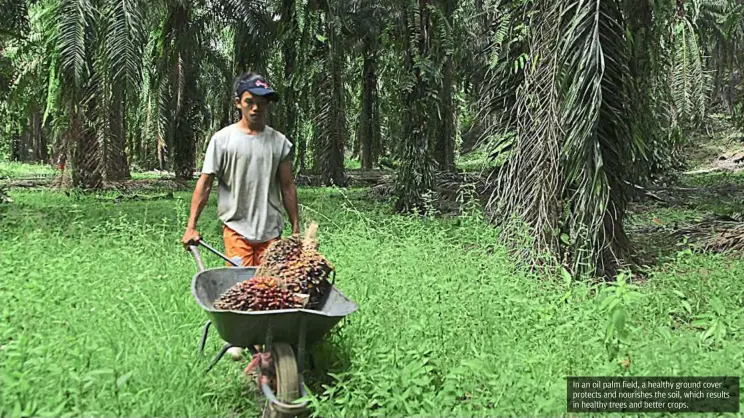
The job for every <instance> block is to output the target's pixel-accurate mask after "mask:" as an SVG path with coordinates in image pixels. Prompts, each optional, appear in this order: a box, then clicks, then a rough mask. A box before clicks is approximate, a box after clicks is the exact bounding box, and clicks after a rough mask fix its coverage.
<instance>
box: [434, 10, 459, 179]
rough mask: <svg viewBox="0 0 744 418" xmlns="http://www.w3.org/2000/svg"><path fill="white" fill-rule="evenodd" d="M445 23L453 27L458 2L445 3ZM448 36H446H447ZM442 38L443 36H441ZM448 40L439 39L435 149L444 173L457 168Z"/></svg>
mask: <svg viewBox="0 0 744 418" xmlns="http://www.w3.org/2000/svg"><path fill="white" fill-rule="evenodd" d="M443 8H444V10H443V15H444V20H445V21H444V22H439V24H440V25H444V26H445V27H447V28H451V27H453V26H454V25H453V23H454V22H453V15H454V13H455V9H456V8H457V0H444V1H443ZM442 32H444V33H446V34H449V33H450V31H449V30H446V31H440V32H439V33H442ZM445 36H446V35H445ZM440 37H441V35H440ZM448 41H449V40H448V39H439V44H440V45H439V51H438V52H439V54H440V59H441V60H442V87H441V89H440V92H439V100H440V102H441V120H440V128H439V132H438V137H437V144H436V147H435V149H434V158H435V159H436V161H437V163H438V165H439V168H440V169H441V170H444V171H451V170H454V168H455V107H454V102H453V98H452V85H453V83H454V76H453V66H454V63H453V60H452V55H451V54H450V53H449V52H448V51H447V48H445V44H446V43H448Z"/></svg>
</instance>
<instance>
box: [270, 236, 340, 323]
mask: <svg viewBox="0 0 744 418" xmlns="http://www.w3.org/2000/svg"><path fill="white" fill-rule="evenodd" d="M317 232H318V225H317V224H316V223H315V222H313V223H312V224H310V227H309V228H308V229H307V231H306V233H305V238H304V239H303V240H300V237H299V236H292V237H290V238H286V239H283V240H279V241H277V242H275V243H273V244H272V245H271V246H270V247H269V248H268V249H267V250H266V253H265V255H264V259H263V263H262V266H261V269H260V270H259V273H258V274H266V275H273V276H275V277H279V278H280V279H281V280H282V282H283V286H284V287H285V288H286V289H287V290H289V291H290V292H292V293H299V294H304V295H308V296H309V300H308V302H307V305H306V306H305V307H306V308H308V309H316V308H317V307H318V305H319V304H320V300H321V298H322V297H323V296H324V295H325V294H326V293H327V292H328V291H329V290H330V288H331V283H330V282H329V281H328V277H329V276H330V274H331V272H332V271H333V270H334V267H333V265H332V264H331V263H330V261H328V259H326V258H325V257H324V256H323V255H322V254H321V253H320V252H319V251H318V242H317V240H316V234H317Z"/></svg>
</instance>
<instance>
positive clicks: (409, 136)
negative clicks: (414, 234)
mask: <svg viewBox="0 0 744 418" xmlns="http://www.w3.org/2000/svg"><path fill="white" fill-rule="evenodd" d="M418 3H419V4H418V8H419V9H418V15H419V21H418V22H416V24H417V29H418V30H417V32H418V34H417V36H415V37H414V36H413V35H412V34H411V33H410V26H411V25H410V24H409V18H410V15H414V16H415V13H410V11H409V10H406V9H404V11H403V21H404V23H403V24H404V26H405V29H404V35H403V36H404V38H405V39H404V40H403V43H404V45H405V59H404V62H405V68H406V71H407V72H408V74H410V75H411V76H413V79H414V80H415V82H414V83H415V84H414V86H413V88H412V89H411V91H410V93H409V94H408V95H407V97H406V101H405V110H404V113H405V115H404V119H403V120H404V121H405V122H404V138H405V139H404V144H403V152H402V158H401V160H402V163H401V165H400V166H399V168H398V174H397V176H396V177H395V178H396V184H395V189H396V195H397V201H396V203H395V209H396V211H397V212H413V211H418V212H419V213H425V212H426V207H425V206H424V195H425V194H426V193H428V192H429V191H431V188H432V184H433V180H432V160H431V150H430V148H431V147H430V145H429V132H430V129H431V126H430V120H429V112H430V111H431V110H432V109H431V106H430V105H429V102H430V99H428V98H427V97H426V90H427V88H426V87H427V86H426V82H427V80H429V79H430V78H429V76H430V75H426V74H423V69H422V68H420V67H415V66H414V57H416V56H421V57H426V56H428V54H429V45H430V39H429V33H430V32H429V31H430V17H429V14H430V13H429V11H428V9H427V7H426V5H427V0H419V2H418Z"/></svg>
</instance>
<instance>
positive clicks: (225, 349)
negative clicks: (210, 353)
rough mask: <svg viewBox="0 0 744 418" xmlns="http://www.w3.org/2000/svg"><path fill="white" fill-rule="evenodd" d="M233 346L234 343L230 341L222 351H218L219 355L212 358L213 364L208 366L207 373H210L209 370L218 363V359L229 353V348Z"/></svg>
mask: <svg viewBox="0 0 744 418" xmlns="http://www.w3.org/2000/svg"><path fill="white" fill-rule="evenodd" d="M233 347H234V345H232V344H230V343H227V344H225V345H224V346H223V347H222V349H221V350H220V352H219V353H217V355H216V356H215V357H214V359H213V360H212V364H210V365H209V367H207V371H206V372H205V373H209V371H210V370H212V367H214V365H215V364H217V362H218V361H220V359H221V358H222V357H223V356H224V355H225V353H227V350H229V349H231V348H233Z"/></svg>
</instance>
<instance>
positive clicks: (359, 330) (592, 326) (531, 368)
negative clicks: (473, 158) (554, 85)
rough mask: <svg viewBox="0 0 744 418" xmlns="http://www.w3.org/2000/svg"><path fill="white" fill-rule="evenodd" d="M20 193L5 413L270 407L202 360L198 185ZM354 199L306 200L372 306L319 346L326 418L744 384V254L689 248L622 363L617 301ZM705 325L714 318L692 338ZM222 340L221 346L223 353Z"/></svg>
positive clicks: (1, 240) (547, 409) (4, 258)
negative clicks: (613, 350) (603, 387)
mask: <svg viewBox="0 0 744 418" xmlns="http://www.w3.org/2000/svg"><path fill="white" fill-rule="evenodd" d="M11 196H12V197H13V199H14V201H15V202H16V203H14V204H13V205H11V206H8V207H6V208H4V209H0V210H3V211H4V213H2V220H1V221H0V416H28V415H34V416H77V415H86V416H91V415H92V416H236V415H242V416H253V415H255V413H256V411H257V410H258V406H257V404H256V398H255V396H254V390H253V386H251V385H247V384H245V383H244V382H243V380H242V378H241V371H242V368H243V366H244V364H243V363H241V364H235V363H232V362H230V361H227V360H223V361H222V362H221V363H220V364H218V366H217V367H216V368H215V369H214V370H213V372H212V373H210V374H208V375H205V374H203V373H202V370H203V368H204V367H205V366H206V363H207V361H208V358H206V359H203V360H199V359H197V357H196V351H197V344H198V339H199V334H200V330H201V326H202V325H203V322H204V321H205V315H204V314H203V313H202V312H201V311H200V310H199V308H198V306H197V305H196V303H195V302H194V301H193V300H192V297H191V294H190V292H189V285H190V280H191V277H192V275H193V274H194V272H195V266H194V263H193V260H192V259H191V258H189V256H188V254H187V253H185V252H184V251H183V249H182V248H181V247H180V246H179V243H178V242H179V239H180V236H181V234H182V233H183V226H184V225H185V220H186V216H187V208H188V201H189V195H188V193H177V194H176V199H175V200H157V201H130V202H123V203H113V202H100V201H98V200H96V199H95V198H93V197H85V198H81V199H75V198H71V197H68V196H65V195H64V194H57V193H52V192H31V191H17V192H13V193H12V194H11ZM354 196H355V194H354V193H350V194H349V196H344V195H342V194H340V193H338V192H332V191H328V190H301V192H300V202H301V203H302V204H303V218H304V219H311V218H312V219H315V220H317V221H318V222H319V223H320V228H321V229H320V240H321V250H322V251H323V252H324V253H325V254H326V255H327V256H328V257H329V258H330V259H331V260H332V261H333V263H334V264H335V265H336V267H337V269H338V274H337V283H338V286H339V288H340V289H341V290H342V291H343V292H344V293H345V294H347V295H348V296H349V297H351V298H352V299H353V300H354V301H355V302H357V303H358V304H359V306H360V311H359V312H357V313H355V314H354V315H353V316H352V317H351V318H350V319H349V320H348V321H346V322H344V323H342V325H341V326H339V327H338V328H337V329H336V330H335V331H334V333H333V334H332V335H331V336H330V337H329V338H328V341H327V343H326V344H324V345H323V346H321V347H318V348H317V349H316V352H317V355H318V358H319V361H320V363H321V365H322V366H323V367H324V368H326V369H327V370H328V371H330V372H331V373H332V374H333V375H334V376H336V377H337V378H338V381H335V382H334V381H332V379H327V381H326V383H329V384H330V386H327V387H326V388H324V387H321V386H320V385H319V384H316V385H314V388H313V389H314V393H315V395H316V396H317V397H318V398H319V401H320V403H319V404H318V412H319V414H320V415H321V416H360V415H378V416H400V415H439V416H441V415H448V416H452V415H459V416H481V415H491V416H493V415H502V416H503V415H510V416H514V415H522V416H523V415H542V416H544V415H552V416H555V415H563V414H565V407H566V406H565V377H566V376H567V375H621V374H624V373H625V374H631V375H657V376H658V375H742V374H744V351H742V349H741V347H742V346H743V345H744V312H743V311H742V309H743V308H744V281H743V280H742V277H744V262H743V261H741V260H734V259H728V258H724V257H721V256H710V255H693V254H688V253H685V252H680V254H679V255H678V257H677V259H676V260H675V261H674V262H673V263H670V264H667V265H665V266H662V267H659V268H658V269H657V270H658V271H657V272H656V273H655V274H654V275H653V276H652V277H651V279H650V280H649V281H648V282H647V283H646V284H644V285H643V286H642V287H640V288H639V289H637V294H635V295H634V296H633V297H632V298H630V299H629V300H628V301H626V302H624V304H623V305H622V306H624V309H625V312H626V316H627V324H628V327H629V336H628V340H627V342H626V343H623V344H621V345H620V346H619V349H620V351H619V352H618V354H617V356H616V357H613V359H612V360H610V359H609V355H608V350H607V346H606V344H605V330H606V325H607V324H608V321H610V319H611V314H610V313H609V312H608V311H606V310H605V309H604V306H603V305H602V300H601V298H602V297H603V296H594V293H593V292H591V289H590V288H588V287H587V286H584V285H573V286H570V287H569V286H568V285H567V284H566V283H564V282H562V281H561V280H560V279H559V280H558V281H549V280H547V279H545V280H542V281H540V280H535V279H534V278H530V277H527V276H526V275H525V274H524V273H522V272H520V271H519V270H518V269H517V268H515V266H514V263H513V262H512V261H511V260H510V257H509V256H508V254H507V253H506V252H505V251H504V250H503V249H501V248H500V247H493V246H492V244H491V243H492V242H493V241H494V238H495V236H496V235H495V234H496V232H495V231H492V230H490V229H488V228H485V227H483V226H481V225H480V224H479V223H478V222H477V220H476V219H471V218H463V219H461V220H460V224H459V225H455V224H453V223H443V222H439V221H411V220H407V219H405V218H401V217H392V216H389V215H386V214H385V212H384V210H383V209H381V208H379V207H375V206H372V205H370V204H366V203H363V202H362V201H361V200H356V199H355V197H354ZM213 214H214V200H213V201H212V202H211V203H210V206H209V207H208V208H207V209H206V211H205V214H204V215H203V221H202V222H201V232H202V234H203V235H204V237H205V238H206V239H207V241H208V242H210V243H213V244H214V245H216V246H218V247H221V242H220V237H221V236H220V234H219V227H218V224H217V222H216V220H215V219H214V215H213ZM205 258H206V259H207V260H208V261H209V263H210V264H211V265H212V266H218V265H219V264H220V262H219V260H217V259H216V257H212V256H211V255H209V254H208V253H205ZM609 290H610V291H611V292H615V291H616V290H617V289H609ZM604 294H605V293H602V295H604ZM706 313H709V314H712V315H713V316H714V319H713V320H712V321H713V322H709V323H707V324H703V325H702V327H700V328H696V327H693V325H692V324H693V319H695V317H696V315H700V314H706ZM709 329H712V330H713V331H712V332H711V333H710V334H711V335H710V336H709V338H707V339H703V336H704V335H705V333H706V331H707V330H709ZM219 345H220V343H219V341H218V338H217V337H216V334H213V335H212V337H211V338H210V340H209V343H208V345H207V349H206V351H207V353H209V354H212V353H214V352H216V350H217V349H218V348H219ZM626 353H627V355H626ZM628 358H629V359H630V368H629V370H626V369H625V368H624V367H623V366H622V365H621V364H620V361H621V360H623V359H626V360H627V359H628Z"/></svg>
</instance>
